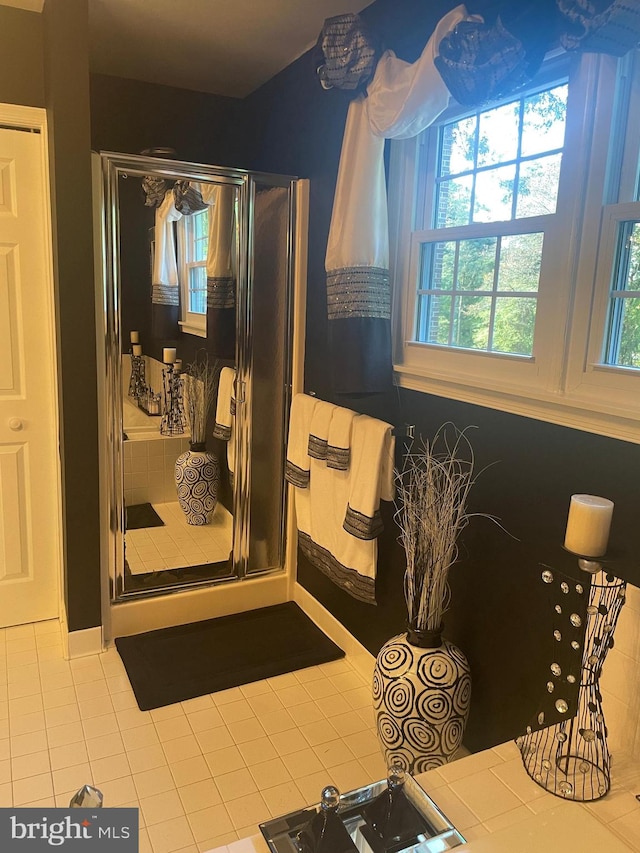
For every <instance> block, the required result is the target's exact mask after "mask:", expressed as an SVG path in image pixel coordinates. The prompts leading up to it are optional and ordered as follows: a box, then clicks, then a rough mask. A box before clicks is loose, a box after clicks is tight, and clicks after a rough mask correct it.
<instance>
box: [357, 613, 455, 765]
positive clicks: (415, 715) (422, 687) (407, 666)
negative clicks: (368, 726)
mask: <svg viewBox="0 0 640 853" xmlns="http://www.w3.org/2000/svg"><path fill="white" fill-rule="evenodd" d="M470 700H471V675H470V670H469V664H468V663H467V659H466V658H465V656H464V655H463V654H462V652H461V651H460V649H458V648H456V646H454V645H453V643H450V642H449V641H448V640H443V639H442V634H441V631H417V630H412V629H411V628H410V629H409V631H408V632H407V633H406V634H398V636H397V637H393V638H392V639H390V640H388V641H387V642H386V643H385V644H384V646H383V647H382V648H381V649H380V652H379V654H378V657H377V658H376V665H375V669H374V671H373V708H374V713H375V718H376V726H377V729H378V738H379V740H380V745H381V749H382V752H383V755H384V757H385V761H386V763H387V767H391V766H392V765H399V766H400V767H402V768H403V769H404V770H406V771H407V772H408V773H411V774H416V773H423V772H425V771H426V770H431V769H433V768H434V767H441V766H442V765H443V764H446V763H447V762H448V761H450V760H451V758H452V757H453V755H454V753H455V752H456V750H457V749H458V748H459V747H460V745H461V744H462V736H463V734H464V730H465V727H466V724H467V718H468V716H469V703H470Z"/></svg>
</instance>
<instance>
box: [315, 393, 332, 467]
mask: <svg viewBox="0 0 640 853" xmlns="http://www.w3.org/2000/svg"><path fill="white" fill-rule="evenodd" d="M335 409H336V406H334V405H333V404H332V403H325V402H324V400H318V401H317V403H316V406H315V408H314V410H313V415H312V417H311V425H310V427H309V456H311V457H312V459H322V460H324V461H325V462H326V459H327V444H328V442H329V424H330V423H331V418H332V416H333V413H334V411H335Z"/></svg>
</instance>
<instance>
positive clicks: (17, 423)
mask: <svg viewBox="0 0 640 853" xmlns="http://www.w3.org/2000/svg"><path fill="white" fill-rule="evenodd" d="M22 427H23V423H22V421H21V420H20V418H9V429H12V430H15V431H16V432H17V431H18V430H20V429H22Z"/></svg>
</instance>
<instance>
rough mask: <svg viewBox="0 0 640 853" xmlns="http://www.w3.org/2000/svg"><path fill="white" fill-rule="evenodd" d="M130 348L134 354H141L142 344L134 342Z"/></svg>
mask: <svg viewBox="0 0 640 853" xmlns="http://www.w3.org/2000/svg"><path fill="white" fill-rule="evenodd" d="M131 349H132V350H133V354H134V355H142V344H134V345H133V346H132V347H131Z"/></svg>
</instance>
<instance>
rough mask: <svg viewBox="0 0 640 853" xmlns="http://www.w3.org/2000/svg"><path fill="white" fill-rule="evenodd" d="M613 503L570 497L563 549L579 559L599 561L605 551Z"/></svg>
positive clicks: (585, 497)
mask: <svg viewBox="0 0 640 853" xmlns="http://www.w3.org/2000/svg"><path fill="white" fill-rule="evenodd" d="M612 515H613V501H610V500H607V498H599V497H596V496H595V495H572V496H571V504H570V505H569V518H568V520H567V532H566V534H565V538H564V547H565V548H566V549H567V551H572V552H573V553H574V554H579V555H580V556H582V557H602V556H603V555H604V554H605V553H606V551H607V544H608V542H609V530H610V528H611V517H612Z"/></svg>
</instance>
